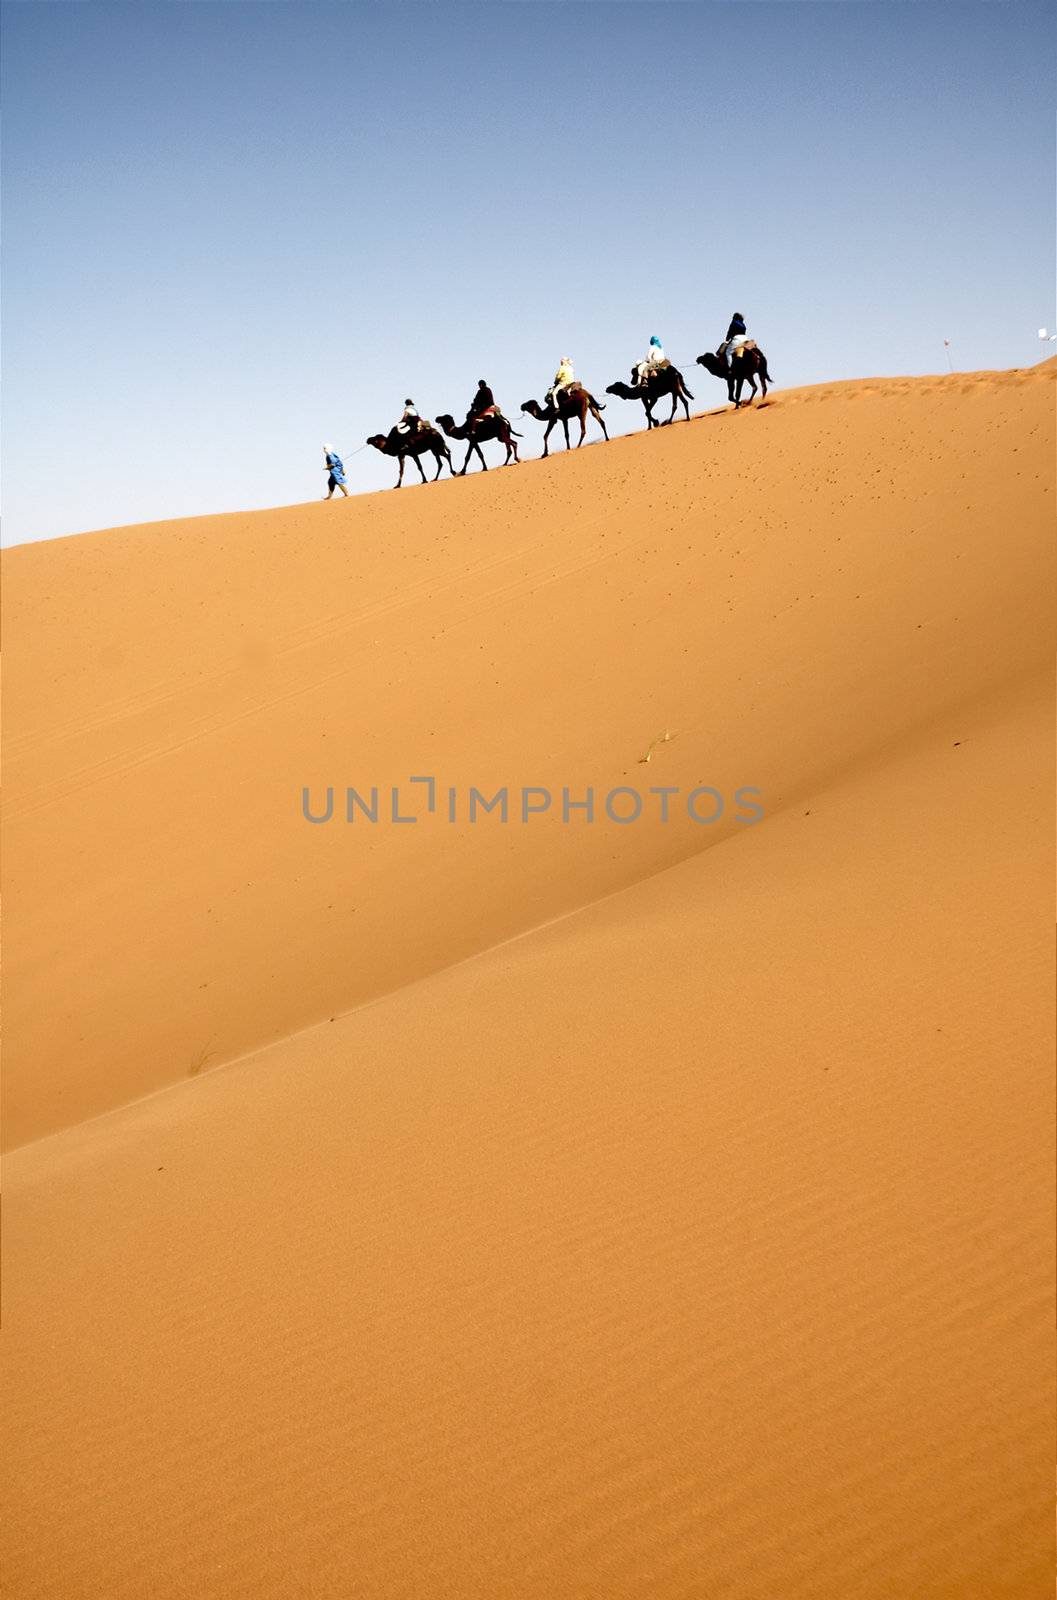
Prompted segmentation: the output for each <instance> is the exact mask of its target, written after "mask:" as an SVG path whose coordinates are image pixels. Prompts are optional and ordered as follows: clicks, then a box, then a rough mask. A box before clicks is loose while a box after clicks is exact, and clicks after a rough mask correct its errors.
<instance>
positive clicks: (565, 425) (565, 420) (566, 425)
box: [562, 417, 569, 450]
mask: <svg viewBox="0 0 1057 1600" xmlns="http://www.w3.org/2000/svg"><path fill="white" fill-rule="evenodd" d="M562 427H563V428H564V429H565V448H566V450H568V448H569V419H568V417H563V418H562Z"/></svg>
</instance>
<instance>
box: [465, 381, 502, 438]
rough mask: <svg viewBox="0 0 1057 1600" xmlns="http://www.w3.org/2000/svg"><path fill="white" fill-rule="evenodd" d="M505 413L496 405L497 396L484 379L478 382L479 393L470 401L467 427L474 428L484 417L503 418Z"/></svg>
mask: <svg viewBox="0 0 1057 1600" xmlns="http://www.w3.org/2000/svg"><path fill="white" fill-rule="evenodd" d="M502 415H503V413H502V412H501V411H500V409H499V407H498V406H497V405H496V403H495V395H494V394H493V393H492V391H491V389H490V388H489V387H488V384H487V383H486V382H485V380H484V379H483V378H478V380H477V393H476V394H475V395H474V397H473V399H472V400H471V401H470V409H469V411H467V413H466V426H467V427H468V428H472V427H473V425H474V423H475V422H477V421H479V420H480V419H481V418H482V417H501V416H502Z"/></svg>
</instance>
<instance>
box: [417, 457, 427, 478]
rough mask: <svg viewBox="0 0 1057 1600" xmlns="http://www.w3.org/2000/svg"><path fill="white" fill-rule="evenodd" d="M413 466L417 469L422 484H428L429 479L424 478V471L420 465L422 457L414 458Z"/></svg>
mask: <svg viewBox="0 0 1057 1600" xmlns="http://www.w3.org/2000/svg"><path fill="white" fill-rule="evenodd" d="M415 466H416V467H417V468H418V471H419V476H420V477H421V479H422V482H423V483H428V482H429V479H428V478H427V477H426V469H425V467H424V466H423V465H422V457H421V456H416V457H415Z"/></svg>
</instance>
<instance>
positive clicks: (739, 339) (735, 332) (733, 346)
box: [716, 311, 749, 370]
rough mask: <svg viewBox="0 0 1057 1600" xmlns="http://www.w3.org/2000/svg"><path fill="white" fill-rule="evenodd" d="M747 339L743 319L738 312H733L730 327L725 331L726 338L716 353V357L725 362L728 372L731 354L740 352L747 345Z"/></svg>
mask: <svg viewBox="0 0 1057 1600" xmlns="http://www.w3.org/2000/svg"><path fill="white" fill-rule="evenodd" d="M748 339H749V335H748V333H747V332H746V330H745V318H744V317H743V316H742V314H741V312H740V311H735V313H734V315H733V316H732V317H731V319H730V327H729V328H728V329H727V337H726V338H725V339H724V340H723V343H722V344H721V345H720V347H719V349H718V350H717V351H716V354H717V356H722V358H723V360H724V361H725V362H726V365H727V368H728V370H729V368H730V356H731V352H732V351H734V350H740V349H741V347H742V345H743V344H747V343H748Z"/></svg>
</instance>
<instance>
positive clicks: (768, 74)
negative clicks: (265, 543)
mask: <svg viewBox="0 0 1057 1600" xmlns="http://www.w3.org/2000/svg"><path fill="white" fill-rule="evenodd" d="M1054 42H1055V26H1054V7H1053V5H1052V4H1035V3H1023V4H1019V3H1012V4H987V3H970V4H955V3H952V4H940V3H937V4H932V3H929V0H913V3H907V4H901V3H887V0H879V3H874V4H856V3H838V4H828V3H808V0H777V3H756V4H753V3H745V4H741V3H710V0H689V3H681V0H671V3H668V0H655V3H650V0H624V3H609V0H582V3H578V0H557V3H543V0H528V3H524V4H507V3H503V0H481V3H476V0H450V3H445V0H436V3H432V4H427V3H420V4H408V5H405V4H398V3H385V4H355V3H346V4H335V5H323V4H314V3H309V0H295V3H289V4H283V3H279V4H248V3H230V4H229V3H197V0H189V3H165V4H152V3H150V0H136V3H134V4H122V5H112V4H102V3H100V4H97V3H94V0H87V3H80V4H68V3H64V0H55V3H36V0H28V3H25V0H24V3H17V0H16V3H7V4H5V5H4V7H3V57H2V63H3V86H2V87H3V103H4V134H5V140H4V278H3V293H4V305H3V309H4V314H5V315H4V358H5V362H4V378H5V384H4V435H3V442H4V468H5V471H4V489H5V496H4V501H5V503H4V513H5V517H4V522H5V533H4V537H5V542H8V543H15V542H19V541H23V540H27V539H35V538H40V537H45V536H53V535H56V534H62V533H72V532H77V531H80V530H83V529H87V528H95V527H105V526H110V525H115V524H119V523H125V522H140V521H148V520H155V519H159V518H164V517H171V516H186V515H190V514H195V513H201V512H208V511H227V510H238V509H245V508H251V507H259V506H268V505H278V504H287V503H290V502H293V501H297V500H306V499H311V498H314V497H315V496H316V495H318V494H321V493H322V490H323V474H322V471H321V458H320V447H321V444H322V442H323V441H324V440H327V441H329V442H331V443H333V444H334V445H335V446H336V448H337V449H338V450H339V451H340V452H341V453H342V454H343V455H344V456H345V458H346V461H347V463H348V468H349V475H350V484H351V486H352V488H353V489H354V490H364V489H372V488H378V487H382V486H387V485H388V484H390V483H391V482H392V481H393V478H394V475H395V474H394V468H393V465H392V463H391V462H389V461H387V460H383V459H382V457H380V456H378V455H377V454H376V453H375V452H374V451H371V450H367V451H364V452H363V453H362V454H359V455H357V456H356V457H355V459H353V460H350V459H349V458H350V457H351V456H352V452H353V451H354V450H355V449H356V448H357V447H358V446H359V445H360V444H362V443H363V440H364V439H365V438H366V436H367V434H368V433H372V432H375V431H383V430H385V429H386V428H387V427H388V426H389V424H391V423H392V422H393V421H394V420H395V419H396V417H397V415H398V414H399V412H400V410H401V403H402V401H403V398H404V396H405V394H407V395H412V396H413V397H414V398H415V400H416V401H417V402H418V404H419V406H420V409H421V410H422V411H423V412H424V413H425V414H427V415H431V414H432V415H435V414H436V413H437V412H439V411H451V412H453V413H454V414H455V415H456V416H461V415H462V414H463V413H464V411H465V409H466V406H467V405H468V403H469V400H470V398H471V395H472V392H473V389H474V386H475V384H476V380H477V379H478V377H482V376H483V377H486V378H488V379H489V380H490V381H491V382H492V385H493V387H494V388H495V390H496V394H497V397H498V398H499V400H500V401H501V403H502V404H503V405H504V407H505V409H506V410H507V411H508V413H509V414H510V415H511V416H515V415H516V414H517V411H518V407H519V405H520V403H521V401H522V400H524V399H525V398H527V397H528V396H530V395H535V396H536V397H537V398H541V397H542V392H543V390H544V389H545V388H546V386H547V383H548V382H549V380H550V378H551V376H552V374H553V371H554V368H555V366H556V364H557V361H558V358H559V356H561V355H562V354H564V353H566V352H568V353H569V354H571V355H572V357H573V359H574V362H575V364H576V369H577V373H578V375H580V376H582V377H583V379H584V381H585V382H586V383H587V384H588V386H589V387H590V388H592V389H594V390H595V392H596V393H598V394H601V392H602V391H603V390H604V389H605V386H606V384H607V383H610V382H612V381H613V380H614V379H616V378H618V377H626V376H627V369H628V368H629V367H630V365H631V363H632V362H633V361H634V360H635V359H637V358H638V357H639V356H640V355H641V354H642V353H643V351H644V349H645V346H646V344H647V342H648V340H649V337H650V335H651V334H652V333H657V334H659V335H660V337H661V338H662V339H663V341H664V343H665V345H666V347H667V349H668V351H669V353H670V354H671V355H673V356H674V357H675V358H676V359H677V360H678V361H679V362H680V364H683V363H685V364H686V366H687V377H688V381H689V383H690V387H691V389H693V391H694V393H695V395H696V396H697V399H698V404H699V405H703V404H706V403H713V404H718V403H719V402H720V401H721V400H722V398H723V391H722V389H721V387H720V385H719V384H718V383H717V382H716V380H715V379H712V378H709V377H708V375H707V374H705V373H704V372H703V371H702V369H701V368H699V367H698V368H695V367H693V365H692V363H693V358H694V357H695V356H697V355H698V354H700V352H701V351H702V350H704V349H709V348H714V347H715V345H716V344H717V342H718V341H719V340H720V339H721V338H722V336H723V334H724V332H725V331H726V325H727V321H728V319H729V317H730V315H731V313H732V312H733V311H734V310H739V311H743V312H744V313H745V315H746V317H747V320H748V324H749V330H750V332H751V333H753V334H755V335H756V336H758V338H759V340H760V342H761V344H762V345H763V346H764V348H765V349H766V351H767V355H768V358H769V361H770V365H771V368H772V371H773V374H774V377H775V380H776V382H777V384H778V385H779V386H784V385H790V384H799V383H811V382H816V381H821V380H825V379H828V378H843V377H856V376H863V375H869V374H877V373H895V372H899V373H917V372H930V371H942V370H945V366H946V355H945V352H944V349H943V343H942V341H943V339H944V338H945V337H947V338H949V339H950V340H951V355H952V358H953V361H954V364H955V366H956V367H962V368H967V369H969V368H977V367H1006V366H1018V365H1027V364H1029V363H1032V362H1035V361H1038V360H1039V359H1040V358H1041V357H1042V356H1043V355H1044V354H1046V353H1048V351H1050V352H1052V351H1053V350H1054V349H1055V348H1057V347H1055V346H1053V345H1050V346H1049V347H1048V351H1047V350H1046V349H1044V348H1043V347H1042V345H1041V344H1040V342H1039V340H1038V337H1037V333H1036V330H1037V328H1038V327H1039V326H1040V325H1042V324H1047V325H1049V326H1050V327H1051V328H1052V326H1053V324H1054V322H1055V321H1057V314H1055V309H1054V276H1053V275H1054V259H1053V258H1054V154H1053V107H1054V75H1053V61H1054ZM607 418H608V419H609V421H610V423H611V424H612V425H613V431H627V430H628V429H629V428H631V427H633V426H634V427H639V426H641V413H640V411H639V408H638V407H637V406H636V407H632V406H630V405H626V404H625V403H624V402H622V401H619V400H616V399H611V401H610V406H609V410H608V412H607ZM524 431H525V443H526V445H528V447H529V451H528V453H529V454H531V455H536V454H538V453H539V440H540V436H541V432H542V430H541V429H540V428H539V426H538V425H537V424H536V423H534V422H532V421H531V420H529V419H525V420H524ZM493 453H494V447H493Z"/></svg>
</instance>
